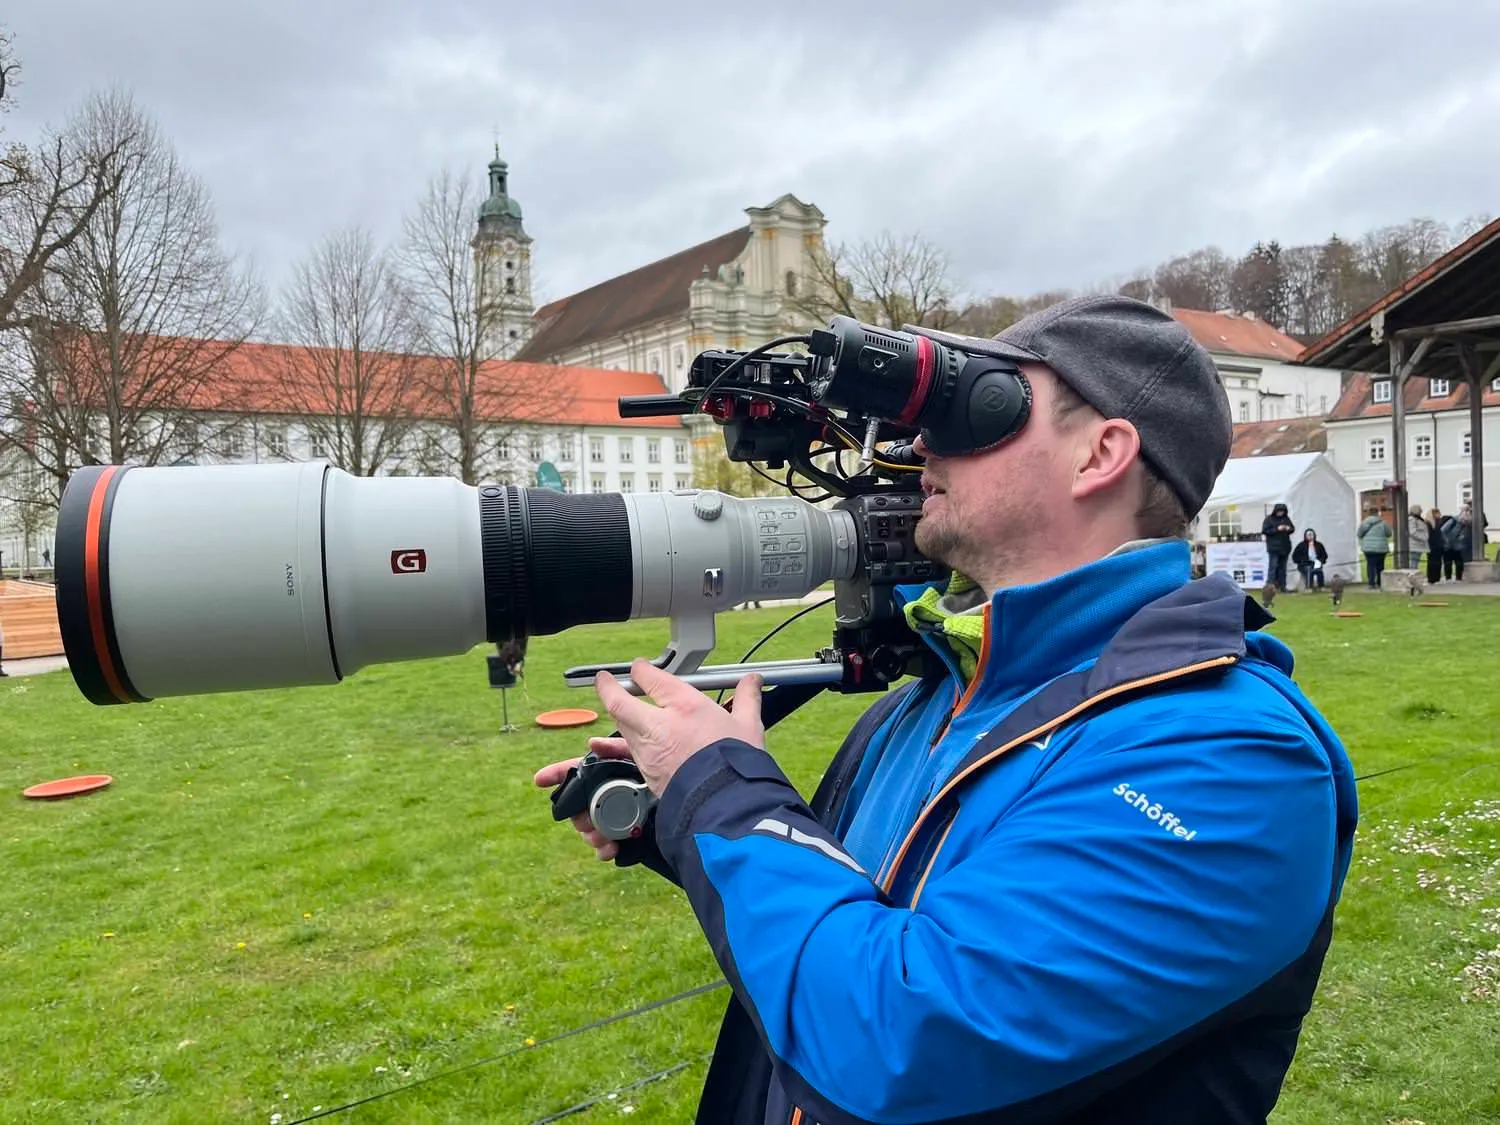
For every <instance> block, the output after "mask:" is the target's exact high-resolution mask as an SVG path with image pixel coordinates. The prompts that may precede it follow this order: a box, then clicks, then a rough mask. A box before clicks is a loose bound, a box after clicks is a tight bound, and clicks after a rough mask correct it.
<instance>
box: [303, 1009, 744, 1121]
mask: <svg viewBox="0 0 1500 1125" xmlns="http://www.w3.org/2000/svg"><path fill="white" fill-rule="evenodd" d="M728 984H729V982H728V981H727V980H718V981H710V982H709V983H708V984H700V985H698V986H697V987H696V988H690V989H688V990H687V991H686V992H679V993H677V995H675V996H668V997H666V998H665V999H663V1000H653V1001H651V1002H650V1003H649V1004H642V1005H641V1006H640V1007H638V1008H631V1009H630V1010H629V1011H628V1012H617V1013H616V1014H615V1015H612V1016H605V1017H604V1018H603V1019H597V1020H594V1021H593V1022H592V1023H586V1024H584V1025H583V1026H581V1027H575V1028H572V1029H570V1030H568V1031H563V1032H560V1033H558V1034H557V1035H553V1036H551V1037H550V1038H547V1039H539V1040H537V1042H535V1043H532V1044H530V1045H529V1046H527V1045H524V1044H523V1045H522V1046H520V1047H512V1048H511V1049H510V1050H509V1051H501V1052H500V1053H499V1054H498V1055H491V1056H490V1057H489V1058H485V1059H478V1060H476V1061H474V1062H471V1063H465V1064H464V1065H463V1066H456V1067H453V1068H452V1069H451V1070H440V1071H438V1072H437V1073H436V1074H429V1075H428V1076H427V1077H426V1078H418V1079H417V1080H416V1081H415V1082H408V1083H406V1084H405V1085H404V1086H395V1087H393V1088H391V1089H389V1090H381V1091H380V1092H379V1093H378V1094H371V1095H370V1096H369V1097H366V1098H360V1099H358V1100H357V1101H352V1102H345V1103H344V1104H343V1105H336V1106H333V1107H332V1108H331V1109H324V1110H319V1111H318V1112H317V1113H310V1114H308V1115H307V1116H306V1117H299V1118H297V1120H295V1121H292V1122H289V1123H288V1125H303V1123H304V1122H307V1121H316V1120H317V1119H318V1118H320V1117H331V1116H332V1115H333V1114H335V1113H343V1112H345V1111H347V1110H351V1109H354V1108H355V1107H356V1106H362V1105H368V1104H369V1103H370V1102H378V1101H380V1100H381V1099H382V1098H389V1097H391V1096H392V1095H394V1094H400V1093H404V1092H405V1091H407V1090H415V1089H416V1088H417V1087H418V1086H425V1085H427V1083H429V1082H436V1081H437V1080H438V1079H439V1078H451V1077H452V1076H453V1075H455V1074H462V1073H464V1071H466V1070H474V1069H476V1068H478V1067H481V1066H488V1065H489V1064H491V1063H496V1062H499V1061H501V1060H502V1059H508V1058H510V1057H511V1056H512V1055H519V1054H521V1053H522V1052H523V1051H537V1050H540V1049H541V1048H543V1047H550V1046H551V1045H552V1044H553V1043H560V1042H562V1041H563V1040H564V1039H571V1038H573V1036H575V1035H582V1034H583V1033H584V1032H585V1031H593V1030H595V1029H596V1028H600V1027H607V1026H609V1025H610V1024H612V1023H619V1022H620V1021H621V1020H628V1019H633V1018H634V1017H636V1016H643V1015H645V1014H646V1013H647V1012H653V1011H655V1010H656V1009H658V1008H665V1007H666V1006H667V1005H668V1004H675V1003H677V1002H678V1001H679V1000H690V999H692V998H693V997H694V996H701V995H703V994H705V993H708V992H716V991H718V990H719V989H721V988H725V987H727V986H728Z"/></svg>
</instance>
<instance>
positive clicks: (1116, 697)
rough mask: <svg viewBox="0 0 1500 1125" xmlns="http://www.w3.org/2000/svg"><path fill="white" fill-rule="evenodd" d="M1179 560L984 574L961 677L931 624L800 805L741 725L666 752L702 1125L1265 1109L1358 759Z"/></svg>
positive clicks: (1294, 1024) (1322, 911) (1344, 833)
mask: <svg viewBox="0 0 1500 1125" xmlns="http://www.w3.org/2000/svg"><path fill="white" fill-rule="evenodd" d="M1189 567H1190V560H1189V554H1188V549H1187V546H1186V544H1180V543H1171V544H1163V545H1158V546H1152V547H1147V548H1143V549H1138V550H1134V551H1129V552H1126V553H1123V554H1120V555H1116V556H1111V557H1110V558H1107V559H1103V560H1100V561H1099V562H1096V563H1093V564H1090V565H1089V566H1086V567H1083V568H1080V569H1079V570H1076V571H1073V572H1070V573H1068V574H1065V575H1062V576H1060V577H1058V578H1056V579H1054V580H1052V581H1049V582H1045V583H1041V584H1038V585H1035V586H1030V587H1021V588H1015V589H1009V590H1004V591H1001V592H999V593H997V594H996V595H995V596H994V597H993V598H991V599H990V601H989V603H988V604H987V605H986V606H985V608H984V613H985V614H987V616H988V621H987V629H986V632H985V636H984V648H983V652H982V653H981V657H980V661H979V669H978V672H977V674H976V676H975V678H974V680H973V682H972V684H970V685H968V686H967V688H966V687H965V686H964V685H963V683H962V681H961V678H960V675H959V672H958V669H957V666H956V664H955V663H954V662H953V660H952V655H951V654H950V653H949V651H948V650H947V648H946V645H945V644H944V643H943V642H942V641H941V640H940V639H938V638H930V640H929V643H931V644H933V646H934V648H935V649H936V650H937V652H938V653H939V655H940V656H941V657H942V660H943V662H944V663H943V666H944V667H946V669H947V671H946V672H945V673H943V674H934V675H929V676H925V677H923V678H922V679H920V680H917V681H913V682H912V683H911V684H909V685H908V686H906V687H904V688H902V689H901V690H899V691H896V692H893V693H891V694H889V695H887V696H884V697H882V698H881V699H880V700H879V701H878V702H877V703H876V705H874V706H873V707H872V708H870V710H869V711H868V712H867V713H866V714H865V716H864V717H863V718H862V719H861V721H860V723H859V724H858V725H857V726H856V728H855V730H854V731H853V732H851V734H850V736H849V738H848V739H846V741H845V743H844V746H843V748H842V750H841V751H840V753H839V755H838V757H837V758H836V759H835V761H834V763H833V765H832V766H831V767H830V769H829V771H828V772H827V774H826V775H825V776H824V778H823V782H822V784H821V785H820V787H819V791H818V793H817V795H816V796H815V797H814V799H813V801H812V803H811V805H809V803H807V802H805V801H804V800H803V799H802V797H801V796H799V794H798V793H797V791H796V790H795V789H794V788H793V787H792V786H791V785H790V784H789V783H788V781H787V780H786V778H785V776H784V775H783V774H782V772H781V770H780V769H779V768H778V767H777V766H776V763H775V761H774V760H773V759H772V758H771V756H770V755H769V754H767V753H765V752H763V751H761V750H758V749H756V748H754V747H752V746H749V745H747V744H745V743H743V742H738V741H734V740H726V741H721V742H717V743H714V744H713V745H711V746H708V747H706V748H705V749H704V750H702V751H701V752H700V753H698V754H696V755H694V756H693V757H692V758H690V759H689V760H688V761H687V762H686V763H685V764H684V765H683V767H682V768H681V770H680V771H679V772H678V774H677V775H676V777H675V778H674V779H673V780H672V782H671V784H670V785H669V786H668V788H667V791H666V792H665V793H664V794H663V797H662V801H661V804H660V806H659V808H658V810H657V817H656V844H657V846H658V847H659V849H660V853H661V854H660V857H659V859H660V861H661V862H662V864H664V869H665V872H666V873H667V874H668V875H669V876H670V877H672V878H673V879H674V880H675V881H677V882H678V883H679V884H680V885H681V886H682V887H683V889H684V890H685V892H686V894H687V897H688V899H689V901H690V902H691V904H692V907H693V910H694V911H695V913H696V915H697V918H698V921H699V923H700V925H701V926H702V928H703V931H704V933H705V934H706V935H707V937H708V939H709V942H710V944H711V945H712V948H713V951H714V954H715V956H716V958H717V959H718V962H719V964H720V966H721V967H722V969H723V971H724V972H725V974H726V976H727V977H728V979H729V981H730V983H731V984H732V986H733V988H734V998H733V1000H732V1001H731V1003H730V1008H729V1011H728V1013H727V1015H726V1018H725V1023H724V1026H723V1028H722V1029H721V1032H720V1039H719V1045H718V1049H717V1051H716V1054H715V1059H714V1062H713V1064H712V1066H711V1068H710V1072H709V1077H708V1080H707V1082H706V1084H705V1088H704V1093H703V1098H702V1102H701V1104H700V1110H699V1118H698V1120H699V1122H700V1123H702V1125H708V1123H710V1122H711V1123H712V1125H856V1123H866V1122H873V1123H881V1125H907V1123H919V1122H924V1123H925V1122H955V1123H956V1122H980V1121H983V1122H1008V1121H1026V1122H1070V1123H1074V1122H1077V1123H1081V1122H1105V1121H1109V1122H1133V1121H1148V1120H1149V1121H1152V1122H1176V1121H1183V1122H1187V1121H1193V1122H1220V1121H1232V1122H1251V1121H1264V1120H1265V1118H1266V1115H1267V1114H1268V1113H1269V1112H1270V1109H1271V1108H1272V1106H1273V1105H1274V1103H1275V1100H1276V1097H1277V1094H1278V1092H1279V1090H1280V1086H1281V1082H1282V1079H1283V1077H1284V1075H1285V1072H1286V1069H1287V1067H1288V1065H1289V1064H1290V1061H1291V1057H1292V1052H1293V1050H1294V1049H1295V1045H1296V1039H1297V1035H1298V1032H1299V1029H1300V1025H1301V1020H1302V1017H1303V1015H1304V1014H1305V1013H1306V1011H1307V1009H1308V1005H1309V1004H1310V1003H1311V999H1312V994H1313V990H1314V988H1315V985H1316V982H1317V978H1318V974H1319V972H1320V971H1321V965H1322V959H1323V953H1324V950H1325V949H1326V946H1327V943H1328V940H1329V933H1330V927H1331V917H1332V913H1333V907H1334V904H1335V903H1336V901H1337V899H1338V895H1339V892H1340V889H1341V887H1342V883H1343V879H1344V876H1345V874H1346V872H1347V870H1348V866H1349V860H1350V851H1351V847H1352V839H1353V833H1354V826H1355V820H1356V809H1355V805H1356V802H1355V793H1354V782H1353V775H1352V770H1351V768H1350V765H1349V761H1348V759H1347V757H1346V756H1345V753H1344V750H1343V748H1342V747H1341V745H1340V743H1339V741H1338V739H1337V737H1336V736H1335V735H1334V733H1333V731H1332V730H1330V729H1329V727H1328V726H1327V724H1326V723H1325V722H1324V721H1323V719H1322V718H1320V717H1319V715H1318V714H1317V712H1316V711H1315V710H1314V708H1313V707H1312V706H1311V705H1310V704H1309V703H1308V701H1307V700H1306V699H1305V698H1304V697H1303V695H1302V694H1301V692H1300V691H1299V690H1298V689H1297V687H1296V686H1295V685H1294V684H1293V682H1292V680H1291V678H1290V675H1291V670H1292V660H1291V654H1290V652H1289V651H1288V649H1287V648H1286V647H1285V646H1284V645H1283V644H1282V643H1281V642H1279V641H1277V640H1275V639H1274V638H1272V637H1270V636H1268V635H1265V634H1264V633H1260V632H1257V631H1254V630H1255V629H1258V628H1260V627H1261V626H1263V625H1264V624H1265V623H1267V622H1268V621H1269V620H1270V618H1269V616H1268V615H1266V614H1265V613H1264V611H1262V610H1261V609H1260V608H1259V607H1258V606H1256V605H1255V603H1254V602H1253V601H1251V600H1250V599H1247V598H1246V596H1245V594H1244V592H1243V591H1242V590H1240V589H1239V588H1238V587H1237V586H1235V585H1234V584H1233V583H1232V582H1231V581H1229V580H1228V579H1227V578H1224V577H1222V576H1211V577H1209V578H1205V579H1202V580H1199V581H1189ZM920 592H921V588H920V587H916V588H910V589H903V591H902V593H903V595H904V596H907V597H915V596H916V595H917V594H919V593H920ZM1247 630H1250V631H1249V632H1247ZM773 690H775V689H773ZM653 865H656V864H653Z"/></svg>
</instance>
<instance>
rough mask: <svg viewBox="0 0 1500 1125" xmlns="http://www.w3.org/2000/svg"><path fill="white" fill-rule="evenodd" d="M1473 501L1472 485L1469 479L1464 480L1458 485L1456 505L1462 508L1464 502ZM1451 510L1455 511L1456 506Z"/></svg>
mask: <svg viewBox="0 0 1500 1125" xmlns="http://www.w3.org/2000/svg"><path fill="white" fill-rule="evenodd" d="M1473 502H1474V486H1473V484H1471V483H1470V482H1469V481H1464V482H1463V484H1461V485H1459V486H1458V507H1459V508H1462V507H1463V506H1464V505H1465V504H1472V503H1473ZM1453 510H1454V512H1457V511H1458V508H1455V509H1453Z"/></svg>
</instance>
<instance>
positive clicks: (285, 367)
mask: <svg viewBox="0 0 1500 1125" xmlns="http://www.w3.org/2000/svg"><path fill="white" fill-rule="evenodd" d="M155 346H156V347H160V348H164V349H166V348H174V349H181V350H182V352H183V355H184V357H185V360H186V361H185V362H182V363H181V364H180V366H181V368H182V370H183V371H184V375H183V377H181V378H179V379H176V380H174V381H175V383H176V385H177V387H178V390H177V391H176V392H175V393H172V392H169V393H166V394H163V395H162V396H160V397H161V399H162V401H161V403H160V405H161V406H162V407H163V408H172V407H176V408H178V409H182V408H187V409H193V410H200V411H215V412H223V413H245V414H286V415H307V414H331V413H333V412H334V410H333V400H332V388H330V387H328V386H327V384H326V381H325V380H320V378H319V374H318V372H319V371H320V370H325V371H326V370H328V366H327V357H329V356H331V355H332V353H328V352H322V353H317V352H316V350H315V349H306V348H301V347H296V346H293V345H289V344H265V343H242V344H239V345H238V346H236V345H234V344H228V343H221V342H218V341H204V340H183V339H164V340H161V341H158V342H157V343H156V345H155ZM193 352H197V353H199V354H197V355H193V354H192V353H193ZM320 356H321V357H323V362H324V366H322V367H320V366H319V363H318V359H319V357H320ZM375 358H376V359H377V360H378V361H379V362H381V363H383V364H385V365H386V366H385V371H386V372H390V374H383V373H381V372H380V371H378V370H377V369H376V368H374V367H373V366H372V367H371V368H370V369H369V370H370V371H371V372H372V375H371V376H370V383H369V392H370V394H371V396H372V400H371V401H369V402H368V404H367V405H366V406H365V407H364V409H365V410H366V411H367V412H368V413H369V414H370V415H372V416H375V415H379V414H380V413H381V412H382V410H386V409H390V408H391V406H392V405H393V403H392V401H391V400H392V399H393V398H394V397H395V395H396V393H397V392H396V391H395V390H394V388H395V387H397V386H399V385H400V383H401V380H402V379H405V378H408V375H409V383H408V389H407V390H406V391H405V392H404V393H403V394H401V397H400V401H399V404H395V405H398V406H399V413H400V414H401V416H403V417H415V418H427V419H432V420H435V421H441V420H442V419H443V418H444V417H445V415H447V414H449V411H448V410H446V409H445V407H444V405H443V400H442V399H441V398H440V397H438V395H437V394H436V393H435V392H434V391H433V390H431V388H432V387H434V386H438V385H441V382H440V381H441V380H442V379H443V375H444V366H443V365H444V361H443V360H442V359H440V358H438V357H436V356H395V355H385V354H377V356H376V357H375ZM171 362H172V361H171V360H162V361H161V362H160V363H159V364H158V367H159V368H162V369H165V368H167V367H168V364H169V363H171ZM345 362H347V359H346V360H345ZM403 363H404V364H407V365H409V367H408V368H407V373H408V374H403V375H402V376H399V377H398V376H396V375H395V374H394V372H395V371H396V370H397V369H398V366H399V365H401V364H403ZM190 365H195V366H190ZM142 366H144V365H142ZM199 372H201V374H199ZM78 383H79V384H80V385H79V386H78V387H77V388H76V389H77V391H78V392H81V393H83V394H87V392H88V390H89V387H88V380H87V379H86V378H81V379H79V380H78ZM346 388H347V384H346ZM346 393H347V389H346ZM666 393H667V388H666V385H665V384H664V383H663V381H662V377H661V376H660V375H653V374H650V373H649V372H642V371H605V370H601V369H599V368H592V367H562V366H556V365H553V364H542V363H519V362H514V361H510V360H492V361H489V362H487V363H485V364H484V365H483V366H482V367H481V368H480V371H479V376H478V379H477V386H476V399H477V401H476V410H477V412H478V416H479V418H480V419H481V420H482V421H485V422H529V423H533V424H552V425H558V424H562V425H574V426H584V425H589V426H610V425H613V426H632V427H639V426H651V427H661V428H675V427H680V426H681V425H682V420H681V418H679V417H665V418H630V419H623V418H621V417H620V414H619V407H618V401H617V400H618V399H619V398H620V397H621V396H622V395H650V394H666Z"/></svg>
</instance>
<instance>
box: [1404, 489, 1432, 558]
mask: <svg viewBox="0 0 1500 1125" xmlns="http://www.w3.org/2000/svg"><path fill="white" fill-rule="evenodd" d="M1406 538H1407V540H1408V542H1407V545H1406V566H1407V569H1408V570H1416V569H1417V567H1419V566H1421V565H1422V556H1423V555H1425V554H1427V553H1428V550H1429V548H1428V530H1427V521H1426V520H1424V519H1423V518H1422V505H1420V504H1413V505H1412V506H1411V512H1410V513H1408V515H1407V517H1406Z"/></svg>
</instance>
